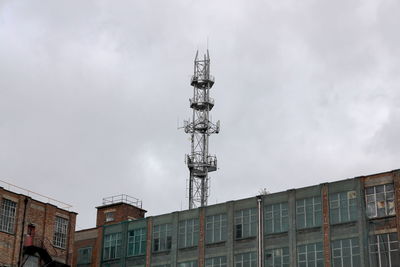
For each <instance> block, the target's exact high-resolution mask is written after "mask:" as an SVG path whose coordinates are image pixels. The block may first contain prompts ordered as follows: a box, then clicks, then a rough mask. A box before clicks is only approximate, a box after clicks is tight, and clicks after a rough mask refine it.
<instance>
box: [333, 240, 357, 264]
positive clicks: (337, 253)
mask: <svg viewBox="0 0 400 267" xmlns="http://www.w3.org/2000/svg"><path fill="white" fill-rule="evenodd" d="M347 241H348V242H349V247H347V246H344V243H345V242H347ZM337 242H339V243H340V247H336V245H335V243H337ZM346 249H348V251H347V252H346ZM360 250H361V248H360V241H359V239H358V237H353V238H345V239H336V240H332V241H331V253H332V256H331V257H332V262H331V264H332V267H358V266H359V265H357V264H356V263H354V259H355V257H358V260H359V263H361V252H360ZM357 251H358V253H357ZM349 252H350V253H349ZM344 255H349V257H345V256H344ZM345 258H350V265H348V264H347V263H345V262H344V260H345ZM335 259H340V265H336V264H335V263H336V261H335Z"/></svg>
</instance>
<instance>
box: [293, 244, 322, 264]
mask: <svg viewBox="0 0 400 267" xmlns="http://www.w3.org/2000/svg"><path fill="white" fill-rule="evenodd" d="M310 246H312V247H313V250H309V247H310ZM303 247H304V248H305V249H304V251H303V252H300V251H301V248H303ZM323 253H324V249H323V244H322V242H316V243H308V244H303V245H297V264H298V267H303V266H305V267H315V266H318V263H319V261H320V262H321V263H322V264H324V254H323ZM310 254H311V255H312V254H313V258H314V259H315V260H314V265H311V263H310V261H311V262H312V260H309V255H310ZM302 256H304V260H300V258H302ZM304 264H305V265H304Z"/></svg>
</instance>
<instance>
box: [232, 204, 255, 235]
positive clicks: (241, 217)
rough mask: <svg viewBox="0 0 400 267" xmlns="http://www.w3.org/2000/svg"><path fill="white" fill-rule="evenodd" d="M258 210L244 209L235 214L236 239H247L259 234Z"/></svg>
mask: <svg viewBox="0 0 400 267" xmlns="http://www.w3.org/2000/svg"><path fill="white" fill-rule="evenodd" d="M256 223H257V210H256V209H255V208H252V209H243V210H239V211H236V212H235V237H236V238H237V239H239V238H245V237H250V236H255V235H256V232H257V229H256V227H257V225H256Z"/></svg>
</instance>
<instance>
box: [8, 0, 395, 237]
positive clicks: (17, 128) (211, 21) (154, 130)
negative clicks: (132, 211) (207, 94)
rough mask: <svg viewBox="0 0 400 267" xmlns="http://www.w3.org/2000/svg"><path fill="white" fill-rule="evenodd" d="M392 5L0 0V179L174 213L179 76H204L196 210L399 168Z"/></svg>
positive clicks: (179, 188)
mask: <svg viewBox="0 0 400 267" xmlns="http://www.w3.org/2000/svg"><path fill="white" fill-rule="evenodd" d="M399 14H400V2H399V1H397V0H382V1H378V0H376V1H373V0H363V1H360V0H338V1H321V0H304V1H298V0H279V1H272V0H264V1H259V0H254V1H253V0H252V1H249V0H243V1H236V0H226V1H222V0H218V1H215V0H201V1H200V0H195V1H192V0H168V1H165V0H157V1H156V0H146V1H138V0H129V1H128V0H126V1H123V0H120V1H102V0H101V1H98V0H96V1H70V0H65V1H53V0H48V1H40V3H39V2H36V1H23V0H20V1H5V0H0V180H3V181H6V182H10V183H13V184H15V185H18V186H21V187H24V188H27V189H30V190H32V191H35V192H38V193H41V194H44V195H48V196H50V197H53V198H56V199H58V200H61V201H63V202H67V203H70V204H72V205H73V210H74V211H76V212H78V213H79V216H78V222H77V229H82V228H87V227H92V226H94V224H95V212H96V210H95V206H98V205H100V204H101V203H102V198H103V197H107V196H112V195H117V194H122V193H123V194H128V195H131V196H134V197H137V198H139V199H142V200H143V208H144V209H146V210H148V215H156V214H162V213H167V212H171V211H175V210H181V209H186V208H187V206H188V204H187V202H188V200H187V198H186V192H187V191H186V183H187V181H186V180H187V178H188V170H187V168H186V166H185V164H184V155H185V153H188V152H189V151H190V143H189V136H188V135H186V134H185V133H184V132H183V131H182V130H177V126H178V122H179V125H182V121H183V119H187V118H188V117H189V116H190V115H191V110H190V108H189V101H188V99H189V97H190V96H191V94H192V88H191V87H190V85H189V79H190V76H191V74H192V72H193V59H194V55H195V52H196V50H197V49H200V50H201V51H204V50H205V49H206V48H207V42H208V47H209V50H210V56H211V60H212V62H211V71H212V74H213V75H214V76H215V77H216V82H215V85H214V87H213V88H212V90H211V94H212V97H213V98H214V99H215V101H216V104H215V107H214V109H213V110H212V113H211V114H212V118H213V119H214V120H217V119H219V120H221V132H220V134H218V135H214V136H211V138H210V151H211V153H212V154H216V155H217V156H218V160H219V170H218V171H217V172H215V173H212V176H211V177H212V178H211V194H210V198H209V204H214V203H219V202H225V201H228V200H232V199H240V198H244V197H250V196H254V195H256V194H257V193H258V192H259V191H260V189H262V188H266V189H267V190H268V191H270V192H277V191H282V190H286V189H291V188H298V187H303V186H307V185H313V184H319V183H323V182H329V181H334V180H339V179H346V178H350V177H354V176H360V175H366V174H372V173H376V172H382V171H388V170H392V169H397V168H400V162H399V158H400V142H399V137H400V34H399V28H400V17H399Z"/></svg>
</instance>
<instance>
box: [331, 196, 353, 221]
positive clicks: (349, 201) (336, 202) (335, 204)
mask: <svg viewBox="0 0 400 267" xmlns="http://www.w3.org/2000/svg"><path fill="white" fill-rule="evenodd" d="M351 194H354V195H355V196H354V197H352V198H349V195H351ZM335 197H337V199H333V198H335ZM344 202H345V204H344ZM336 210H337V213H338V216H337V218H338V221H337V222H336V219H335V218H336V216H334V215H333V212H334V211H336ZM343 210H345V213H346V215H347V219H346V218H342V217H343V213H342V211H343ZM356 211H357V192H356V191H354V190H350V191H342V192H337V193H331V194H329V216H330V217H329V219H330V224H339V223H345V222H354V221H357V212H356ZM333 221H335V222H333Z"/></svg>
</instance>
